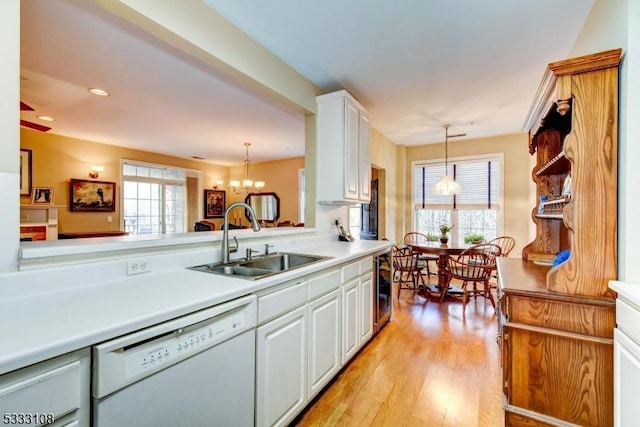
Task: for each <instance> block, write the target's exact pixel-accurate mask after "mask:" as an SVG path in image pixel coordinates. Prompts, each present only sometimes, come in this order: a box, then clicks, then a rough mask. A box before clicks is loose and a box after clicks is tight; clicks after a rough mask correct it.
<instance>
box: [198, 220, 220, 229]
mask: <svg viewBox="0 0 640 427" xmlns="http://www.w3.org/2000/svg"><path fill="white" fill-rule="evenodd" d="M215 229H216V224H215V223H213V222H209V221H198V222H196V223H195V224H194V225H193V231H213V230H215Z"/></svg>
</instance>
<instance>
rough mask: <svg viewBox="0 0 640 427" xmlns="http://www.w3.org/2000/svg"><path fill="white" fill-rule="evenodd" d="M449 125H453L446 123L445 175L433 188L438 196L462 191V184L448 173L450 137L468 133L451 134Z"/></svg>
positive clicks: (433, 191)
mask: <svg viewBox="0 0 640 427" xmlns="http://www.w3.org/2000/svg"><path fill="white" fill-rule="evenodd" d="M449 127H451V125H444V176H443V177H442V179H441V180H440V181H438V182H437V183H436V184H435V185H434V186H433V188H432V190H431V191H432V193H433V194H434V195H436V196H451V195H452V194H460V192H461V191H462V187H461V186H460V184H458V183H457V182H456V181H455V180H454V179H453V178H452V177H450V176H449V175H448V173H447V172H448V169H449V138H456V137H459V136H465V135H466V133H459V134H456V135H449Z"/></svg>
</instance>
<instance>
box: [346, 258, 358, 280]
mask: <svg viewBox="0 0 640 427" xmlns="http://www.w3.org/2000/svg"><path fill="white" fill-rule="evenodd" d="M359 275H360V262H359V261H356V262H352V263H351V264H347V265H345V266H344V267H342V283H345V282H348V281H349V280H351V279H353V278H354V277H358V276H359Z"/></svg>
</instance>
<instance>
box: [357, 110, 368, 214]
mask: <svg viewBox="0 0 640 427" xmlns="http://www.w3.org/2000/svg"><path fill="white" fill-rule="evenodd" d="M358 118H359V126H358V142H359V144H358V148H359V152H358V154H359V156H358V168H359V170H360V172H359V180H360V181H359V183H358V187H359V190H360V194H359V197H358V198H359V199H360V201H362V202H367V203H369V202H370V201H371V118H370V117H369V115H368V114H366V113H365V112H364V111H360V114H359V116H358Z"/></svg>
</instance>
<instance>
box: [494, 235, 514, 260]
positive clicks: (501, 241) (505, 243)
mask: <svg viewBox="0 0 640 427" xmlns="http://www.w3.org/2000/svg"><path fill="white" fill-rule="evenodd" d="M487 243H491V244H494V245H498V246H500V250H501V252H500V256H504V257H508V256H509V253H510V252H511V251H512V250H513V248H514V247H515V246H516V240H515V239H514V238H513V237H509V236H500V237H496V238H495V239H493V240H489V241H488V242H487Z"/></svg>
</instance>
